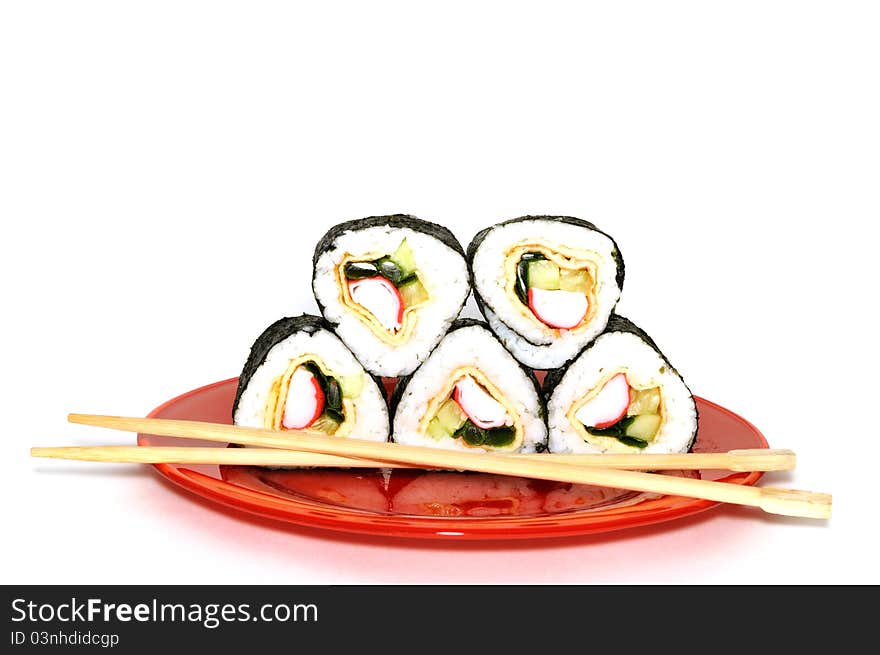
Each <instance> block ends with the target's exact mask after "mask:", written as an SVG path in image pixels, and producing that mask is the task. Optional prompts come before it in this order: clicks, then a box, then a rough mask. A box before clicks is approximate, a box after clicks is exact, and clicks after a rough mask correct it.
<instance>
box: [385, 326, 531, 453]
mask: <svg viewBox="0 0 880 655" xmlns="http://www.w3.org/2000/svg"><path fill="white" fill-rule="evenodd" d="M391 407H392V413H393V414H394V421H393V429H392V439H393V440H394V441H395V442H398V443H403V444H411V445H420V446H433V447H437V448H447V449H454V450H469V451H482V452H503V453H514V452H515V453H534V452H539V451H542V450H544V448H545V445H546V441H547V427H546V425H545V423H544V406H543V400H542V397H541V393H540V389H539V387H538V381H537V380H536V379H535V376H534V374H533V373H532V372H531V371H530V370H529V369H527V368H525V367H523V366H522V365H520V364H519V362H517V361H516V360H515V359H514V358H513V357H511V355H510V353H508V352H507V351H506V350H505V349H504V347H503V346H502V345H501V343H500V342H499V341H498V340H497V339H496V338H495V336H494V335H493V334H492V332H491V331H490V330H489V329H488V327H487V326H486V324H485V323H483V322H482V321H475V320H473V319H460V320H458V321H456V322H455V323H453V325H452V327H451V328H450V330H449V332H448V333H447V335H446V336H445V337H443V340H442V341H441V342H440V343H439V344H438V346H437V347H436V348H435V349H434V351H433V352H432V353H431V354H430V356H429V357H428V358H427V359H426V360H425V362H424V363H423V364H422V365H421V366H420V367H419V368H418V369H416V370H415V372H413V373H412V375H409V376H407V377H403V378H401V379H400V380H398V383H397V387H396V388H395V390H394V395H393V396H392V399H391Z"/></svg>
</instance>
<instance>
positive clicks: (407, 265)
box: [391, 239, 416, 278]
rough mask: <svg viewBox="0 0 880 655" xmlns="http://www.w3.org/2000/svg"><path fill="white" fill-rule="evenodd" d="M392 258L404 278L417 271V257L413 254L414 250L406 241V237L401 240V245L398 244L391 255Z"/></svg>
mask: <svg viewBox="0 0 880 655" xmlns="http://www.w3.org/2000/svg"><path fill="white" fill-rule="evenodd" d="M391 259H393V260H394V263H395V264H397V266H398V268H399V269H400V272H401V273H402V274H403V277H404V278H407V277H409V276H410V275H412V274H413V273H415V272H416V258H415V255H413V251H412V249H411V248H410V247H409V244H408V243H407V242H406V239H404V240H403V241H401V242H400V245H399V246H397V250H395V251H394V254H393V255H391Z"/></svg>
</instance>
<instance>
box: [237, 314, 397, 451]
mask: <svg viewBox="0 0 880 655" xmlns="http://www.w3.org/2000/svg"><path fill="white" fill-rule="evenodd" d="M232 418H233V422H234V423H235V425H242V426H246V427H252V428H266V429H269V430H281V431H285V432H289V433H290V435H291V438H292V439H295V438H296V432H297V430H303V429H306V428H308V429H309V430H317V431H319V432H324V433H325V434H327V435H328V436H334V437H355V438H357V439H366V440H369V441H387V440H388V406H387V403H386V402H385V394H384V392H383V389H382V386H381V383H380V382H379V381H378V380H376V379H375V378H373V377H372V376H371V375H370V374H369V373H367V372H366V371H365V370H364V367H363V366H361V363H360V362H359V361H358V360H357V359H356V358H355V356H354V355H353V354H352V353H351V351H350V350H349V349H348V348H346V346H345V344H344V343H342V341H341V340H340V339H339V337H337V336H336V335H335V334H334V333H333V331H332V330H331V329H330V326H329V325H328V324H327V322H326V321H324V319H322V318H320V317H318V316H310V315H308V314H303V315H301V316H297V317H294V318H282V319H280V320H278V321H276V322H275V323H273V324H272V325H270V326H269V327H268V328H266V330H265V331H264V332H263V334H261V335H260V336H259V338H258V339H257V340H256V342H255V343H254V345H253V346H252V347H251V352H250V356H249V357H248V359H247V362H246V363H245V365H244V370H243V371H242V372H241V376H240V377H239V379H238V390H237V392H236V394H235V401H234V403H233V409H232Z"/></svg>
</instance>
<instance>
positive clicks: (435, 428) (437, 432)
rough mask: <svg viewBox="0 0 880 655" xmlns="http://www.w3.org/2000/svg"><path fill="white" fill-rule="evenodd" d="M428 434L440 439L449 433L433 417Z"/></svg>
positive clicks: (437, 439)
mask: <svg viewBox="0 0 880 655" xmlns="http://www.w3.org/2000/svg"><path fill="white" fill-rule="evenodd" d="M426 434H427V435H428V436H429V437H431V438H432V439H434V440H436V441H440V440H441V439H443V438H445V437H448V436H449V433H448V432H447V431H446V429H445V428H444V427H443V425H442V424H441V423H440V421H439V420H437V419H436V418H432V419H431V420H430V422H429V423H428V429H427V431H426Z"/></svg>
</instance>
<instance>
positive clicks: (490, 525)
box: [138, 379, 767, 539]
mask: <svg viewBox="0 0 880 655" xmlns="http://www.w3.org/2000/svg"><path fill="white" fill-rule="evenodd" d="M235 387H236V380H235V379H232V380H224V381H222V382H217V383H214V384H211V385H208V386H206V387H202V388H200V389H195V390H193V391H190V392H188V393H186V394H183V395H182V396H179V397H177V398H174V399H172V400H170V401H168V402H167V403H165V404H164V405H162V406H161V407H159V408H157V409H156V410H154V411H153V412H152V413H151V414H150V416H151V417H160V418H177V419H191V420H199V421H213V422H217V423H229V422H230V408H231V407H232V399H233V397H234V395H235ZM697 407H698V409H699V412H700V431H699V437H698V439H697V442H696V444H695V446H694V451H695V452H724V451H728V450H731V449H734V448H766V447H767V442H766V440H765V439H764V437H763V436H762V435H761V433H760V432H759V431H758V430H757V429H756V428H755V427H754V426H753V425H751V424H750V423H749V422H748V421H746V420H745V419H743V418H741V417H740V416H737V415H736V414H734V413H732V412H730V411H728V410H726V409H724V408H723V407H720V406H718V405H716V404H714V403H711V402H709V401H706V400H703V399H701V398H697ZM138 443H140V444H142V445H154V446H161V445H181V444H187V445H194V442H192V441H184V440H181V439H172V438H168V437H157V436H154V435H144V434H142V435H138ZM198 445H205V446H215V447H224V444H217V443H207V442H205V443H201V442H200V443H198ZM156 468H157V469H158V470H159V472H160V473H161V474H162V475H164V476H165V477H167V478H168V479H170V480H171V481H173V482H175V483H177V484H179V485H181V486H183V487H185V488H186V489H189V490H190V491H193V492H194V493H196V494H198V495H200V496H203V497H205V498H208V499H211V500H213V501H216V502H219V503H223V504H225V505H228V506H231V507H235V508H238V509H242V510H246V511H249V512H252V513H255V514H259V515H262V516H265V517H269V518H273V519H278V520H283V521H288V522H291V523H297V524H301V525H308V526H313V527H320V528H330V529H335V530H344V531H348V532H360V533H367V534H372V535H376V536H397V537H435V538H445V539H450V538H458V539H462V538H464V539H519V538H536V537H555V536H566V535H578V534H590V533H596V532H605V531H609V530H617V529H621V528H626V527H633V526H638V525H648V524H651V523H659V522H661V521H670V520H672V519H676V518H681V517H683V516H688V515H691V514H695V513H696V512H700V511H703V510H705V509H708V508H710V507H714V506H715V505H717V503H714V502H711V501H705V500H696V499H691V498H682V497H678V496H656V495H652V494H641V493H637V492H632V491H626V490H620V489H606V488H601V487H592V486H587V485H575V484H565V483H559V482H548V481H543V480H529V479H523V478H514V477H507V476H500V475H489V474H484V473H459V472H450V471H415V470H406V469H399V470H394V471H387V470H386V471H379V470H371V469H350V470H347V469H312V470H284V469H268V468H260V467H250V466H248V467H236V466H222V467H218V466H193V465H174V464H159V465H157V466H156ZM667 473H669V472H667ZM678 475H688V476H693V477H702V478H703V479H709V480H719V479H720V480H724V481H725V482H731V483H735V484H754V483H755V482H756V481H757V480H758V479H759V478H760V476H761V474H760V473H734V474H730V473H729V472H726V471H708V470H707V471H686V472H685V471H683V472H680V473H678Z"/></svg>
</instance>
